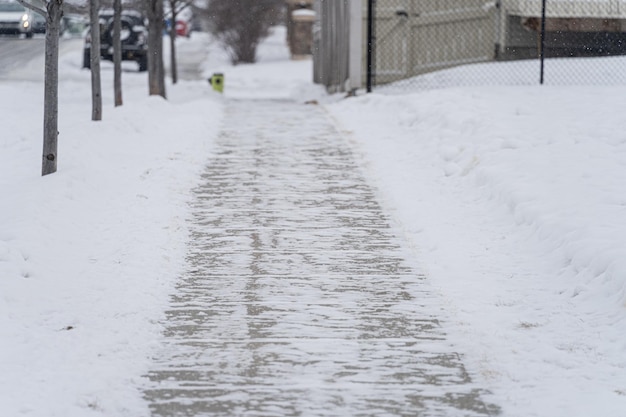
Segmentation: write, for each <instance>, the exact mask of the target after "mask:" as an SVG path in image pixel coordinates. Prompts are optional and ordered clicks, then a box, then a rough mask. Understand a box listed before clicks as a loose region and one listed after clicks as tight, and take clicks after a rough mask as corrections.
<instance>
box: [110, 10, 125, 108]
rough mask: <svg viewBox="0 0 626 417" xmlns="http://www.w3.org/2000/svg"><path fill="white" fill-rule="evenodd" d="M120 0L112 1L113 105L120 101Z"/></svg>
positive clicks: (120, 102) (118, 103)
mask: <svg viewBox="0 0 626 417" xmlns="http://www.w3.org/2000/svg"><path fill="white" fill-rule="evenodd" d="M121 32H122V0H114V1H113V36H112V42H113V95H114V96H115V107H117V106H121V105H122V103H123V101H122V36H121Z"/></svg>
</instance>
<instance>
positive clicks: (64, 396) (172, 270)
mask: <svg viewBox="0 0 626 417" xmlns="http://www.w3.org/2000/svg"><path fill="white" fill-rule="evenodd" d="M284 39H285V37H284V32H283V31H282V30H277V31H276V33H275V35H274V36H273V37H271V38H270V39H269V40H268V42H266V43H265V44H264V45H263V46H262V49H261V52H260V56H261V62H260V63H259V64H257V65H254V66H238V67H235V68H233V67H230V66H229V65H228V64H227V62H226V59H225V56H224V54H223V53H221V52H220V51H219V50H217V49H215V47H214V46H212V45H209V43H208V39H207V38H206V37H205V36H201V35H198V34H195V35H194V36H192V37H191V39H182V40H181V44H180V53H181V54H184V53H185V51H187V53H193V54H208V56H207V59H206V61H205V62H204V64H203V66H202V71H203V76H204V77H205V78H206V77H207V76H208V75H210V74H211V73H212V72H217V71H223V72H224V73H225V74H226V82H225V86H226V90H225V94H224V96H223V97H222V96H219V95H217V94H216V93H213V92H212V91H210V88H209V87H208V84H207V82H206V80H204V79H201V80H198V81H182V82H180V83H179V84H178V85H176V86H172V85H168V98H169V100H167V101H165V100H162V99H160V98H155V97H147V80H146V75H145V74H139V73H137V72H136V69H135V66H133V65H132V64H131V65H129V66H126V67H125V68H126V71H125V72H124V76H123V77H124V100H125V104H124V106H123V107H121V108H113V105H112V87H111V88H108V86H112V80H111V78H112V71H111V67H110V66H109V65H106V64H105V65H104V68H103V86H104V93H105V96H104V103H105V109H104V120H103V121H101V122H91V121H90V112H91V109H90V105H91V104H90V97H89V85H90V81H89V73H88V72H87V71H85V70H82V69H81V68H80V60H81V54H80V51H81V48H82V43H81V42H80V41H79V40H67V41H66V42H65V43H64V46H63V48H62V54H61V75H60V80H61V81H60V82H61V85H60V94H61V102H60V115H59V116H60V128H59V130H60V136H59V172H58V173H56V174H54V175H51V176H47V177H44V178H42V177H40V176H39V172H40V158H41V124H42V123H41V120H42V114H41V111H42V108H43V104H42V96H43V94H42V78H43V77H42V74H41V71H42V69H43V64H42V60H35V61H33V62H32V65H30V66H29V67H28V68H26V69H25V70H22V71H20V73H16V74H13V75H12V76H11V78H10V79H4V80H2V81H0V115H2V116H1V120H2V124H1V133H2V135H1V139H0V149H1V150H2V153H3V156H4V158H3V163H2V164H1V165H0V193H1V195H2V196H3V197H2V198H0V219H1V220H0V369H1V370H2V372H1V373H0V414H2V415H7V416H63V417H74V416H76V417H78V416H89V415H93V416H142V415H146V413H147V408H146V405H145V404H144V402H143V400H142V398H141V394H140V391H139V390H138V387H140V386H141V383H142V375H143V374H144V373H145V371H146V370H147V368H148V365H149V363H150V362H149V358H150V355H151V353H152V352H153V351H154V348H155V346H154V343H155V340H157V336H158V334H159V331H160V327H159V325H158V324H157V323H158V320H159V319H160V318H161V317H162V311H163V308H164V306H165V305H166V303H167V301H168V294H169V293H170V291H171V290H172V288H173V285H174V283H175V280H176V278H177V275H178V272H179V271H180V270H181V269H182V268H183V263H184V256H185V241H186V239H187V228H186V224H185V221H186V220H187V219H188V216H189V207H188V205H187V203H188V202H189V201H190V198H191V189H192V188H193V186H194V185H195V184H197V183H198V181H199V174H200V172H201V170H202V167H203V164H204V163H205V161H206V160H207V159H208V157H209V155H210V153H211V149H212V141H213V139H214V138H215V136H216V134H217V132H218V130H219V127H220V120H221V112H222V104H223V101H224V100H231V99H234V98H236V99H243V98H258V97H263V98H268V97H275V98H281V99H284V98H292V99H295V100H298V101H306V100H310V99H317V100H318V101H320V102H321V103H324V104H323V105H324V106H325V107H326V109H327V110H328V113H329V115H330V116H331V117H333V118H334V119H335V121H336V123H337V126H338V127H339V128H340V129H342V130H343V131H344V132H345V135H346V138H347V140H349V141H350V143H351V144H352V146H353V147H354V150H355V152H356V153H357V155H358V156H359V157H360V158H362V161H363V166H364V169H365V170H366V172H367V175H369V177H370V178H371V181H372V183H373V184H374V185H376V186H377V187H378V189H379V190H380V197H381V201H382V202H383V205H384V206H385V207H386V209H387V210H389V211H390V212H391V213H392V215H393V217H394V219H395V221H397V222H398V224H399V225H400V226H401V227H402V228H403V230H404V231H405V234H406V238H407V242H408V243H407V244H410V245H411V247H412V248H413V249H414V251H415V252H416V253H417V255H418V256H419V259H421V260H422V263H423V266H424V268H425V270H426V271H428V274H429V278H430V279H431V281H432V283H433V285H434V286H435V288H436V289H437V290H438V291H439V292H440V294H441V296H442V299H444V300H445V301H446V305H445V308H446V309H447V310H448V311H449V312H450V316H451V317H452V318H453V320H454V321H453V322H452V323H448V325H449V328H450V331H451V332H452V334H450V338H451V340H452V341H453V342H455V343H456V344H457V345H458V347H459V349H458V350H459V351H461V352H464V353H465V355H464V357H463V360H464V361H465V363H466V366H467V368H468V370H469V371H470V372H472V374H473V377H474V379H475V380H477V381H478V382H480V383H482V384H483V385H484V386H485V388H487V389H489V390H490V391H491V392H492V393H493V394H492V395H491V398H489V401H490V402H493V403H496V404H499V405H500V406H501V407H502V410H503V415H505V416H511V417H518V416H519V417H528V416H538V417H539V416H541V417H545V416H550V417H560V416H563V417H565V416H567V417H587V416H590V415H598V416H603V417H621V416H624V415H626V338H625V337H624V334H626V243H625V240H624V238H623V236H624V235H626V195H625V194H624V192H623V184H624V183H625V182H626V119H625V118H624V117H623V114H622V112H623V109H624V108H626V87H624V86H623V85H614V86H589V85H586V86H582V85H581V86H556V85H548V86H543V87H539V86H531V87H529V86H519V85H518V86H508V87H507V86H490V87H479V86H462V80H463V79H466V78H467V74H465V75H464V74H463V71H457V72H456V73H454V72H453V73H449V74H447V75H446V77H447V81H446V82H449V80H457V85H459V87H446V88H439V89H436V90H428V91H422V90H421V91H419V92H414V93H411V92H410V91H405V92H404V93H403V94H394V95H388V94H384V93H383V92H380V93H374V94H370V95H367V96H365V95H364V96H360V97H357V98H353V99H346V100H341V99H340V97H337V96H335V97H325V96H324V94H323V93H322V92H321V90H320V89H319V88H318V87H316V86H314V85H312V84H311V82H310V79H311V63H310V62H306V61H304V62H290V61H289V60H288V56H287V53H286V51H285V48H284ZM589 62H591V61H589ZM621 63H623V64H626V63H624V62H623V61H622V62H621ZM618 64H620V62H618ZM624 67H625V65H621V68H624ZM616 68H619V66H616ZM494 77H496V76H494ZM448 85H450V84H448Z"/></svg>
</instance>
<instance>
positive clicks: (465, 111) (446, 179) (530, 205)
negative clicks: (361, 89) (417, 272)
mask: <svg viewBox="0 0 626 417" xmlns="http://www.w3.org/2000/svg"><path fill="white" fill-rule="evenodd" d="M460 82H462V80H460ZM625 93H626V88H624V87H612V88H609V87H569V88H562V87H543V88H542V87H540V86H536V87H483V88H448V89H443V90H435V91H422V92H420V93H419V94H405V95H402V96H387V95H381V94H371V95H367V96H364V97H360V98H356V99H351V100H345V101H343V102H341V103H336V104H332V105H330V106H329V109H330V111H331V113H332V114H333V115H334V116H335V117H336V118H337V119H338V120H339V123H340V124H341V125H342V126H344V127H345V128H346V129H348V132H347V133H348V134H349V135H350V137H351V138H352V140H353V141H354V142H355V146H356V148H355V149H356V150H357V152H359V153H362V154H363V158H364V159H365V160H366V161H367V164H368V167H369V172H370V176H371V178H372V180H373V181H376V182H377V183H378V185H379V187H380V189H381V193H382V195H383V198H384V200H385V201H387V203H386V204H387V206H388V208H389V209H390V210H393V211H394V212H395V217H396V219H397V220H398V221H399V222H400V223H401V224H402V226H403V227H404V229H405V230H406V234H407V237H408V238H409V239H410V240H411V242H413V245H414V247H415V250H416V252H417V253H418V256H419V257H420V258H421V259H422V262H423V263H424V265H425V267H426V269H428V270H429V272H430V273H429V277H430V278H431V279H432V280H433V282H434V283H435V284H436V285H437V286H438V287H439V288H440V291H441V292H442V294H443V295H444V296H445V297H446V298H448V299H449V303H450V305H449V306H447V308H448V309H449V310H451V311H454V312H455V313H456V315H457V320H458V322H457V323H456V325H457V331H458V333H457V336H458V345H459V346H460V350H462V351H463V350H465V351H467V350H468V351H469V354H468V355H467V357H466V360H468V362H469V363H470V368H472V369H473V370H474V371H476V373H477V377H479V378H484V380H485V382H486V383H488V384H489V385H490V388H491V389H492V391H493V392H494V394H495V396H496V399H495V400H494V401H495V402H496V403H500V404H501V405H502V406H503V408H504V410H505V415H511V416H529V415H533V416H534V415H536V416H546V415H550V416H572V415H577V416H585V415H591V414H596V413H598V414H602V415H603V416H609V415H610V416H615V417H618V416H620V415H623V411H624V410H625V409H626V396H624V393H625V392H626V390H625V389H626V377H624V375H626V373H625V371H626V369H625V368H626V361H624V359H623V358H624V356H623V353H624V351H625V350H626V342H624V340H623V337H622V335H623V334H624V332H625V331H626V310H625V309H624V306H625V305H626V243H625V241H624V239H623V236H624V235H625V234H626V199H625V197H624V194H623V191H622V188H623V184H624V182H625V181H626V134H625V133H624V132H625V131H626V121H625V120H624V118H623V114H622V111H621V109H623V108H624V106H625V105H626V98H625V97H626V94H625ZM531 399H532V400H531Z"/></svg>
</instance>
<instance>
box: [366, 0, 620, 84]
mask: <svg viewBox="0 0 626 417" xmlns="http://www.w3.org/2000/svg"><path fill="white" fill-rule="evenodd" d="M368 3H369V4H370V5H371V6H372V9H371V12H372V13H371V17H372V26H371V28H372V29H371V31H370V32H371V54H372V55H371V56H372V58H371V66H370V68H369V73H368V76H369V77H370V78H369V80H370V82H371V85H372V86H373V87H374V88H375V89H385V90H389V91H392V90H394V89H398V90H401V91H405V90H406V88H407V87H411V88H417V89H419V88H424V89H431V88H437V87H450V86H471V85H533V84H539V83H540V82H544V83H545V84H548V85H616V84H622V85H625V84H626V0H545V1H542V0H499V1H489V0H437V1H433V0H370V1H369V2H368ZM542 56H543V57H545V59H541V58H542Z"/></svg>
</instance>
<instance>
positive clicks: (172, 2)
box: [170, 0, 178, 84]
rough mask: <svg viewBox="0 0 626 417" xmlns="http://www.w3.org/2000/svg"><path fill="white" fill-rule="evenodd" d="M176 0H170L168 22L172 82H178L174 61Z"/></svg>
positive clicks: (176, 67)
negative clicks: (170, 16)
mask: <svg viewBox="0 0 626 417" xmlns="http://www.w3.org/2000/svg"><path fill="white" fill-rule="evenodd" d="M177 3H178V1H177V0H170V10H171V11H172V19H171V24H170V67H171V69H170V70H171V71H172V84H176V83H177V82H178V66H177V65H178V64H177V63H176V16H177V15H178V13H177V10H176V6H177Z"/></svg>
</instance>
